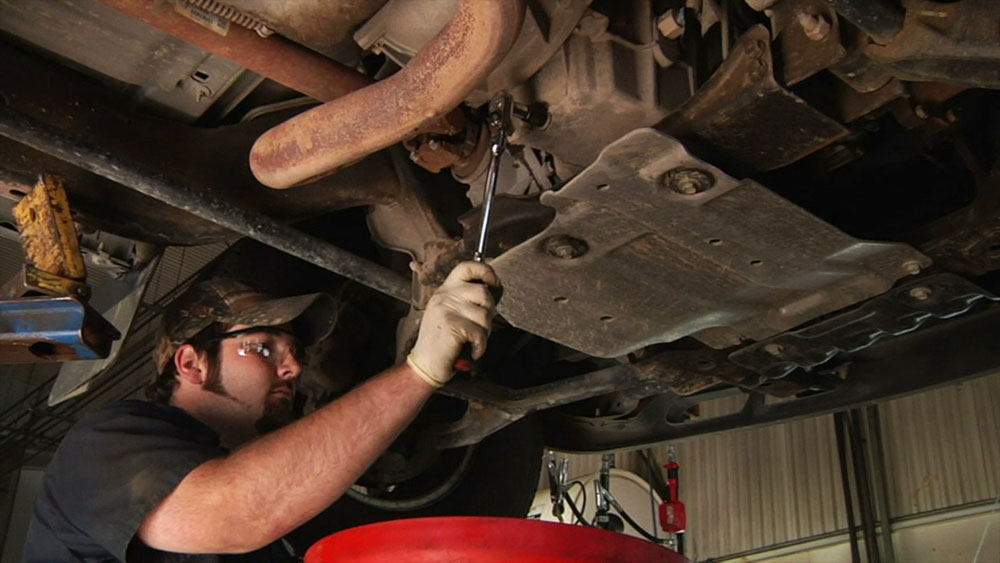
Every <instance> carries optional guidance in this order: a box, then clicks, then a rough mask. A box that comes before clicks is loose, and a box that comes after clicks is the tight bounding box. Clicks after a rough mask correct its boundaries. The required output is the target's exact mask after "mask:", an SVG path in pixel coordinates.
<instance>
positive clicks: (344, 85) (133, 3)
mask: <svg viewBox="0 0 1000 563" xmlns="http://www.w3.org/2000/svg"><path fill="white" fill-rule="evenodd" d="M100 2H101V3H102V4H104V5H105V6H108V7H109V8H111V9H113V10H116V11H118V12H121V13H123V14H125V15H126V16H129V17H131V18H133V19H137V20H139V21H141V22H143V23H145V24H147V25H149V26H152V27H155V28H156V29H159V30H160V31H162V32H164V33H166V34H168V35H172V36H174V37H176V38H178V39H180V40H181V41H185V42H187V43H191V44H192V45H196V46H197V47H200V48H202V49H204V50H206V51H208V52H209V53H212V54H214V55H218V56H220V57H223V58H225V59H229V60H230V61H233V62H234V63H236V64H238V65H240V66H242V67H244V68H247V69H249V70H252V71H254V72H256V73H257V74H260V75H261V76H266V77H267V78H270V79H272V80H274V81H275V82H278V83H280V84H284V85H285V86H288V87H289V88H291V89H293V90H296V91H298V92H302V93H303V94H305V95H307V96H309V97H311V98H315V99H317V100H319V101H321V102H328V101H330V100H333V99H335V98H339V97H341V96H343V95H345V94H348V93H349V92H353V91H355V90H359V89H361V88H364V87H366V86H368V85H369V84H371V83H372V80H371V79H370V78H368V77H367V76H365V75H363V74H361V73H360V72H358V71H356V70H354V69H352V68H350V67H348V66H345V65H342V64H340V63H338V62H337V61H334V60H333V59H329V58H327V57H324V56H323V55H320V54H319V53H316V52H313V51H310V50H309V49H306V48H305V47H302V46H299V45H298V44H296V43H292V42H291V41H289V40H287V39H285V38H283V37H279V36H277V35H274V36H271V37H268V38H266V39H265V38H263V37H260V36H258V35H257V34H256V33H254V32H253V31H250V30H249V29H244V28H242V27H239V26H236V25H233V26H230V28H229V32H228V33H227V34H226V35H219V34H218V33H216V32H214V31H212V30H211V29H209V28H207V27H205V26H203V25H200V24H198V23H195V22H194V21H192V20H189V19H187V18H186V17H184V16H182V15H181V14H179V13H177V11H176V10H174V7H173V5H171V4H170V3H169V2H166V1H163V0H100Z"/></svg>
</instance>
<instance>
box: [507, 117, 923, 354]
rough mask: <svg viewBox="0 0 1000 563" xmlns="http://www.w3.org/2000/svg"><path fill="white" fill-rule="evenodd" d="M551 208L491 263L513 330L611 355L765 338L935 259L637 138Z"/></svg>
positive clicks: (609, 151)
mask: <svg viewBox="0 0 1000 563" xmlns="http://www.w3.org/2000/svg"><path fill="white" fill-rule="evenodd" d="M541 201H542V203H544V204H545V205H549V206H551V207H553V208H555V209H556V218H555V220H554V221H553V222H552V224H551V225H549V227H548V228H547V229H546V230H545V231H543V232H541V233H540V234H538V235H536V236H535V237H533V238H531V239H529V240H527V241H526V242H524V243H522V244H520V245H518V246H517V247H515V248H513V249H511V250H510V251H508V252H506V253H505V254H503V255H501V256H499V257H498V258H497V259H496V260H494V261H493V262H492V265H493V267H494V268H495V269H496V271H497V273H498V274H499V275H500V278H501V279H502V280H503V283H504V297H503V299H502V300H501V302H500V304H499V311H500V313H501V314H502V315H503V316H504V317H505V318H506V319H507V320H508V321H509V322H510V323H511V324H513V325H514V326H517V327H519V328H522V329H525V330H528V331H531V332H534V333H536V334H539V335H542V336H544V337H546V338H549V339H551V340H554V341H556V342H559V343H561V344H564V345H566V346H569V347H571V348H575V349H577V350H580V351H582V352H585V353H587V354H591V355H594V356H600V357H616V356H620V355H623V354H626V353H629V352H632V351H635V350H637V349H640V348H642V347H644V346H647V345H650V344H654V343H659V342H671V341H674V340H677V339H679V338H682V337H684V336H694V337H695V338H698V339H699V340H701V341H703V342H704V343H706V344H708V345H710V346H712V347H715V348H725V347H728V346H732V345H736V344H739V343H740V342H742V341H744V340H747V339H752V340H761V339H764V338H768V337H770V336H773V335H775V334H777V333H779V332H782V331H785V330H788V329H790V328H792V327H795V326H797V325H799V324H801V323H803V322H805V321H808V320H810V319H813V318H815V317H817V316H820V315H823V314H826V313H829V312H832V311H835V310H837V309H841V308H844V307H847V306H849V305H852V304H854V303H857V302H859V301H862V300H865V299H868V298H870V297H873V296H875V295H878V294H880V293H882V292H884V291H886V290H888V289H889V288H890V287H891V286H892V284H893V282H895V281H896V280H897V279H899V278H901V277H903V276H905V275H907V274H911V273H914V272H916V271H917V270H919V269H920V268H922V267H925V266H927V265H929V263H930V260H929V259H928V258H927V257H925V256H923V255H922V254H920V253H919V252H917V251H915V250H913V249H912V248H910V247H909V246H906V245H901V244H883V243H870V242H863V241H860V240H857V239H854V238H852V237H850V236H848V235H846V234H844V233H842V232H840V231H838V230H836V229H835V228H833V227H832V226H830V225H828V224H826V223H824V222H822V221H820V220H819V219H817V218H816V217H813V216H812V215H810V214H809V213H807V212H806V211H804V210H802V209H801V208H799V207H797V206H795V205H793V204H792V203H790V202H788V201H786V200H784V199H782V198H781V197H779V196H778V195H776V194H775V193H773V192H771V191H770V190H768V189H766V188H764V187H763V186H761V185H759V184H757V183H756V182H753V181H752V180H742V181H739V180H736V179H734V178H732V177H729V176H727V175H725V174H724V173H723V172H722V171H720V170H718V169H717V168H714V167H713V166H711V165H709V164H706V163H705V162H702V161H700V160H698V159H696V158H694V157H692V156H691V155H690V154H688V153H687V152H686V151H685V149H684V147H683V146H682V145H681V144H680V143H679V142H678V141H676V140H675V139H673V138H671V137H669V136H667V135H664V134H663V133H660V132H658V131H655V130H653V129H638V130H636V131H633V132H631V133H629V134H627V135H625V136H624V137H622V138H621V139H619V140H618V141H616V142H614V143H613V144H611V145H609V146H608V147H607V148H606V149H605V150H604V151H603V152H602V153H601V156H600V158H598V160H597V161H596V162H595V163H594V164H593V165H591V166H590V167H589V168H587V169H586V170H584V171H583V172H582V173H581V174H579V175H578V176H577V177H575V178H574V179H573V180H571V181H570V182H569V183H568V184H566V186H564V187H563V188H562V189H560V190H558V191H556V192H548V193H545V194H543V196H542V200H541Z"/></svg>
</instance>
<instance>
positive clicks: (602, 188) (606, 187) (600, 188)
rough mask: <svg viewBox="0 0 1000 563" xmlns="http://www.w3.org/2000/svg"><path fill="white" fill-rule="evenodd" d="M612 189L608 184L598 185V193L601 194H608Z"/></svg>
mask: <svg viewBox="0 0 1000 563" xmlns="http://www.w3.org/2000/svg"><path fill="white" fill-rule="evenodd" d="M610 189H611V186H609V185H607V184H598V185H597V191H599V192H606V191H608V190H610Z"/></svg>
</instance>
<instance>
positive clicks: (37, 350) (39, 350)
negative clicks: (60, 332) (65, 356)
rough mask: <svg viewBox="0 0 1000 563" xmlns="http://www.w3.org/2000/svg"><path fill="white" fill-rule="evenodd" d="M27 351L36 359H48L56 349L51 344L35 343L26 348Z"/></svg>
mask: <svg viewBox="0 0 1000 563" xmlns="http://www.w3.org/2000/svg"><path fill="white" fill-rule="evenodd" d="M28 351H29V352H31V353H32V354H34V355H35V357H36V358H49V357H51V356H54V355H55V353H56V347H55V346H54V345H53V344H52V343H51V342H35V343H34V344H32V345H31V346H28Z"/></svg>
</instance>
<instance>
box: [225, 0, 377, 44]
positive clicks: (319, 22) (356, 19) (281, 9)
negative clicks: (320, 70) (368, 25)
mask: <svg viewBox="0 0 1000 563" xmlns="http://www.w3.org/2000/svg"><path fill="white" fill-rule="evenodd" d="M385 2H386V0H333V1H330V0H297V1H295V2H275V1H274V0H226V4H229V5H231V6H233V7H235V8H238V9H239V10H241V11H243V12H245V13H247V14H250V15H252V16H254V17H256V18H258V19H261V20H264V21H265V22H267V23H268V25H269V27H271V28H272V29H274V30H275V31H277V32H278V33H280V34H281V35H284V36H285V37H288V38H289V39H291V40H293V41H295V42H296V43H301V44H303V45H305V46H307V47H309V48H310V49H312V50H314V51H318V52H320V53H324V54H327V55H331V54H333V53H334V52H336V51H337V49H338V47H339V46H340V45H341V44H342V43H343V42H345V41H348V40H350V39H351V34H352V33H354V30H355V29H357V28H358V26H359V25H361V24H362V23H363V22H365V21H366V20H367V19H368V18H370V17H371V16H372V15H373V14H374V13H375V12H376V11H378V9H379V8H380V7H382V5H383V4H385Z"/></svg>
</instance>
